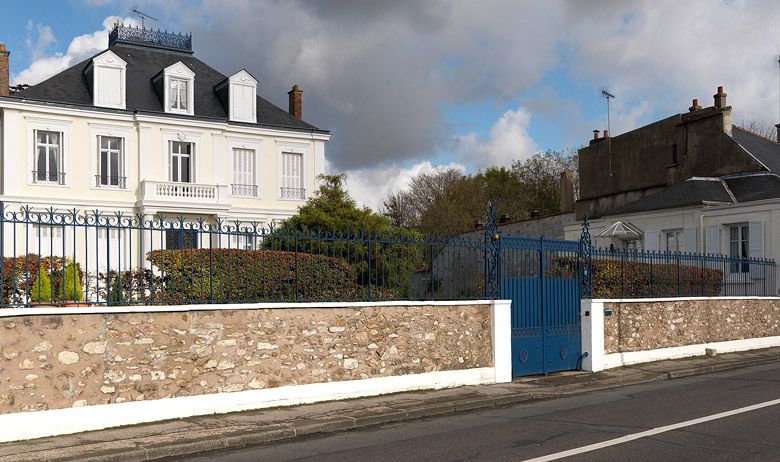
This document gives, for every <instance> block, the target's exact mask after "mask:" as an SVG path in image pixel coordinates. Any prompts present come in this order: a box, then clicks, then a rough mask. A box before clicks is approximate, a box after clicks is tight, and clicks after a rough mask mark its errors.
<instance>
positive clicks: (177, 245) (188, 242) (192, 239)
mask: <svg viewBox="0 0 780 462" xmlns="http://www.w3.org/2000/svg"><path fill="white" fill-rule="evenodd" d="M165 248H166V249H169V250H176V249H197V248H198V232H197V231H195V230H191V229H169V230H166V231H165Z"/></svg>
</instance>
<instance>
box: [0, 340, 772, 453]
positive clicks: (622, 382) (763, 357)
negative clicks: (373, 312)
mask: <svg viewBox="0 0 780 462" xmlns="http://www.w3.org/2000/svg"><path fill="white" fill-rule="evenodd" d="M775 362H780V348H771V349H766V350H756V351H751V352H744V353H730V354H724V355H719V356H716V357H714V358H710V357H697V358H689V359H681V360H674V361H661V362H657V363H651V364H645V365H639V366H636V367H624V368H619V369H613V370H609V371H604V372H599V373H596V374H591V373H586V372H566V373H559V374H552V375H549V376H537V377H528V378H524V379H521V380H518V381H516V382H513V383H510V384H498V385H483V386H469V387H460V388H454V389H446V390H432V391H422V392H410V393H401V394H396V395H388V396H380V397H374V398H362V399H355V400H348V401H336V402H329V403H319V404H312V405H307V406H296V407H290V408H278V409H270V410H261V411H252V412H243V413H235V414H226V415H217V416H204V417H194V418H188V419H181V420H175V421H167V422H160V423H153V424H145V425H138V426H133V427H124V428H118V429H108V430H101V431H95V432H89V433H82V434H78V435H70V436H61V437H54V438H43V439H39V440H34V441H26V442H18V443H6V444H0V462H10V461H14V462H16V461H38V460H69V461H71V460H73V461H75V460H78V461H95V462H97V461H133V462H135V461H146V460H156V459H163V458H166V457H180V456H185V455H192V454H198V453H202V452H205V451H215V450H224V449H228V448H241V447H246V446H252V445H258V444H263V443H271V442H280V441H285V440H291V439H293V438H299V437H302V436H307V435H315V434H321V433H330V432H338V431H344V430H352V429H362V428H367V427H372V426H377V425H382V424H389V423H397V422H404V421H411V420H416V419H419V418H422V417H432V416H442V415H447V414H455V413H460V412H464V411H470V410H477V409H487V408H495V407H500V406H509V405H513V404H517V403H520V402H523V401H529V400H540V399H548V398H560V397H567V396H574V395H580V394H583V393H588V392H592V391H596V390H605V389H611V388H615V387H622V386H626V385H631V384H642V383H650V382H657V381H663V380H668V379H674V378H680V377H687V376H693V375H698V374H707V373H711V372H716V371H725V370H731V369H735V368H740V367H747V366H752V365H758V364H770V363H775Z"/></svg>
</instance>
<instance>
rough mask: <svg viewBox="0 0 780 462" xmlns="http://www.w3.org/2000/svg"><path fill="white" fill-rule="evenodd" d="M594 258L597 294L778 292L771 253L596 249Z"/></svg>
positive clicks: (743, 294)
mask: <svg viewBox="0 0 780 462" xmlns="http://www.w3.org/2000/svg"><path fill="white" fill-rule="evenodd" d="M591 259H592V263H591V265H592V280H593V282H592V284H593V295H592V296H593V298H644V297H650V298H653V297H685V296H730V295H734V296H737V295H739V296H772V295H777V289H776V282H775V281H776V278H775V267H776V265H775V262H774V260H771V259H766V258H739V257H731V256H728V255H717V254H695V253H685V252H656V251H634V250H623V251H615V250H610V249H594V250H592V252H591Z"/></svg>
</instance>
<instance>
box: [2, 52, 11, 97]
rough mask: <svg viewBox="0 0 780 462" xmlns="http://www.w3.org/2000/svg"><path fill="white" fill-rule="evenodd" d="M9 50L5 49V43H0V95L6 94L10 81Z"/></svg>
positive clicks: (8, 91)
mask: <svg viewBox="0 0 780 462" xmlns="http://www.w3.org/2000/svg"><path fill="white" fill-rule="evenodd" d="M9 56H11V52H10V51H7V50H6V49H5V45H4V44H2V43H0V96H8V94H9V93H10V87H11V83H10V82H9V77H8V73H9V71H8V57H9Z"/></svg>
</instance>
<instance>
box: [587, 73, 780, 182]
mask: <svg viewBox="0 0 780 462" xmlns="http://www.w3.org/2000/svg"><path fill="white" fill-rule="evenodd" d="M778 62H780V60H779V61H778ZM601 96H602V97H603V98H604V99H606V100H607V132H610V133H609V137H608V138H607V158H608V159H609V176H612V134H611V132H612V127H610V120H609V119H610V117H609V100H610V99H612V98H614V97H615V95H613V94H612V93H610V92H609V90H607V89H606V88H602V89H601Z"/></svg>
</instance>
